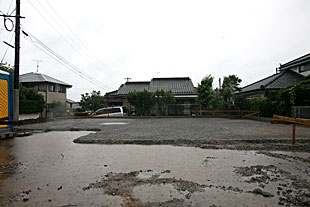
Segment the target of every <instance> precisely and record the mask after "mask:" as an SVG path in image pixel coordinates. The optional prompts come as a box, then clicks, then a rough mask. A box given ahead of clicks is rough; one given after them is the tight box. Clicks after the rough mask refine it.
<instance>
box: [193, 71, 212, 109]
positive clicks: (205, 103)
mask: <svg viewBox="0 0 310 207" xmlns="http://www.w3.org/2000/svg"><path fill="white" fill-rule="evenodd" d="M212 84H213V77H212V76H211V75H207V76H206V77H204V78H203V79H202V80H201V82H200V83H198V87H197V89H196V90H197V93H198V96H197V102H198V103H199V105H200V106H202V107H204V108H208V107H209V103H210V101H211V100H212V99H213V96H214V94H215V92H214V90H213V89H212Z"/></svg>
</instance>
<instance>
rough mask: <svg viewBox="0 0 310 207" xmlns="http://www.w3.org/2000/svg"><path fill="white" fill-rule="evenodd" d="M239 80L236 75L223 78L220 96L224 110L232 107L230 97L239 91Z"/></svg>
mask: <svg viewBox="0 0 310 207" xmlns="http://www.w3.org/2000/svg"><path fill="white" fill-rule="evenodd" d="M241 81H242V80H241V79H240V78H238V76H237V75H229V76H228V77H226V76H225V77H224V79H223V84H222V88H221V89H220V94H221V96H222V98H223V100H224V102H225V108H226V109H229V108H231V107H232V100H233V99H232V97H233V94H234V92H236V91H240V88H239V85H240V83H241Z"/></svg>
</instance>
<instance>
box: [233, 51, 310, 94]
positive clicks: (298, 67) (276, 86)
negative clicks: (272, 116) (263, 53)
mask: <svg viewBox="0 0 310 207" xmlns="http://www.w3.org/2000/svg"><path fill="white" fill-rule="evenodd" d="M307 75H310V53H309V54H307V55H304V56H301V57H299V58H296V59H294V60H292V61H289V62H287V63H285V64H280V67H279V68H277V73H276V74H274V75H271V76H269V77H267V78H264V79H261V80H259V81H256V82H254V83H252V84H249V85H247V86H245V87H243V88H242V89H241V91H239V92H237V93H236V94H243V95H245V96H246V97H247V98H254V97H266V96H267V94H268V92H270V91H277V90H280V89H283V88H287V87H289V86H292V85H294V84H297V83H299V82H300V81H303V80H306V78H305V76H307Z"/></svg>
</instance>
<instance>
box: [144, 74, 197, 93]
mask: <svg viewBox="0 0 310 207" xmlns="http://www.w3.org/2000/svg"><path fill="white" fill-rule="evenodd" d="M157 90H164V91H171V92H172V93H174V94H179V93H183V94H184V93H194V92H195V88H194V85H193V83H192V81H191V79H190V78H188V77H187V78H153V79H152V81H151V84H150V89H149V91H150V92H156V91H157Z"/></svg>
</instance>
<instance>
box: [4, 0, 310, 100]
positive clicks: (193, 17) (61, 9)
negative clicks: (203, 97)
mask: <svg viewBox="0 0 310 207" xmlns="http://www.w3.org/2000/svg"><path fill="white" fill-rule="evenodd" d="M12 2H13V3H12V5H11V7H10V4H11V0H0V11H1V12H3V13H11V12H12V11H13V10H14V9H15V0H13V1H12ZM21 3H22V4H21V15H22V16H24V17H25V19H22V20H21V22H22V27H23V30H25V31H26V32H28V33H29V34H31V35H33V36H34V37H36V38H37V39H38V40H40V41H41V42H42V43H44V44H45V45H46V46H48V47H49V48H50V49H52V50H53V51H55V52H56V53H57V54H58V55H60V56H61V57H63V58H65V59H66V60H67V61H69V62H70V63H72V64H73V65H74V66H76V67H77V68H75V69H77V70H81V71H83V72H84V73H86V74H87V75H88V77H89V78H90V79H91V81H90V82H89V81H87V80H85V79H83V78H81V77H80V76H81V73H79V75H77V74H76V73H73V72H72V71H71V70H69V69H68V68H66V67H64V66H63V65H62V64H60V63H59V62H58V61H55V60H54V59H53V58H51V57H50V56H49V55H47V54H46V53H44V52H43V51H45V50H44V49H38V48H37V47H40V45H39V44H38V43H37V42H36V40H35V39H34V38H30V37H29V36H28V37H27V36H25V35H22V36H21V68H20V73H21V74H24V73H28V72H36V62H35V61H34V60H41V61H42V62H39V72H40V73H44V74H46V75H49V76H52V77H54V78H56V79H59V80H62V81H64V82H66V83H69V84H71V85H73V87H72V88H71V89H69V90H68V98H70V99H73V100H76V101H77V100H80V95H81V94H82V93H86V92H90V91H92V90H100V91H101V92H102V94H105V93H106V92H109V91H112V90H116V89H118V87H119V86H120V84H122V83H124V82H125V80H124V78H126V77H130V78H131V81H149V80H151V79H152V78H153V77H190V78H191V79H192V81H193V83H194V85H195V86H197V83H198V82H199V81H201V79H202V78H203V77H204V76H206V75H208V74H211V75H212V76H214V78H215V79H214V87H217V86H218V79H219V78H223V76H228V75H230V74H236V75H238V76H239V77H240V78H241V79H242V84H241V85H242V86H245V85H247V84H250V83H252V82H254V81H257V80H259V79H261V78H264V77H267V76H269V75H272V74H273V73H275V69H276V67H278V66H279V63H282V64H283V63H285V62H288V61H290V60H292V59H294V58H297V57H299V56H302V55H305V54H307V53H309V52H310V40H309V37H310V12H309V11H310V1H309V0H216V1H215V0H213V1H208V0H201V1H199V0H191V1H190V0H153V1H150V0H140V1H136V0H113V1H107V0H89V1H78V0H65V1H64V0H21ZM55 11H56V12H55ZM59 17H60V18H59ZM7 27H8V29H10V27H11V25H10V22H7ZM13 34H14V33H13V32H8V31H6V30H5V29H4V26H3V18H2V17H1V20H0V40H1V42H0V44H1V47H0V58H1V59H2V58H3V57H4V53H5V51H6V49H7V46H6V45H5V44H4V43H3V41H6V42H10V39H11V36H12V35H13ZM11 43H12V44H14V38H13V39H12V41H11ZM36 46H37V47H36ZM3 61H4V62H8V63H9V64H11V65H13V64H14V50H13V49H12V48H9V49H8V52H7V54H6V56H5V57H4V60H3ZM71 69H72V68H71ZM95 79H96V80H97V81H100V83H98V82H97V85H94V84H93V83H91V82H95ZM98 85H100V87H98Z"/></svg>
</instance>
